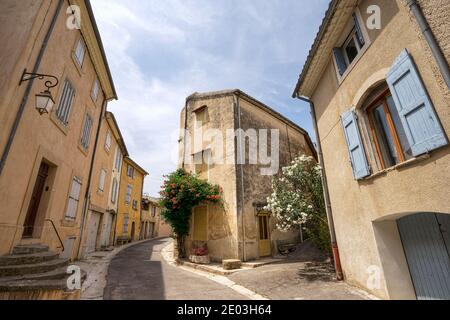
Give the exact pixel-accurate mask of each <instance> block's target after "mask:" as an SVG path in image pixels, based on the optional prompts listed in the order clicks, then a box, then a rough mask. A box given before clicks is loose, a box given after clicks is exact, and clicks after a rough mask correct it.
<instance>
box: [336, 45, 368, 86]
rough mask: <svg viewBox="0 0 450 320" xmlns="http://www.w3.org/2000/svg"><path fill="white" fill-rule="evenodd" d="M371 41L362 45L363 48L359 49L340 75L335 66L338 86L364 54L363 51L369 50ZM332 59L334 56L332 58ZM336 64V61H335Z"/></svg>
mask: <svg viewBox="0 0 450 320" xmlns="http://www.w3.org/2000/svg"><path fill="white" fill-rule="evenodd" d="M371 44H372V43H371V42H369V43H366V45H365V46H364V48H363V49H362V50H361V51H360V53H359V54H358V55H357V56H356V58H355V60H353V62H352V63H351V64H350V65H349V66H348V67H347V69H346V70H345V72H344V74H343V75H342V76H340V75H339V71H337V68H336V75H337V77H338V86H339V87H340V86H341V85H342V83H343V82H344V81H345V79H346V78H347V76H348V75H349V74H350V73H351V72H352V70H353V69H354V68H355V67H356V65H357V64H358V62H359V61H360V60H361V59H362V57H363V56H364V55H365V53H366V52H367V50H369V48H370V46H371ZM333 60H334V58H333ZM335 65H336V62H335Z"/></svg>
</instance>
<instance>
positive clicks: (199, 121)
mask: <svg viewBox="0 0 450 320" xmlns="http://www.w3.org/2000/svg"><path fill="white" fill-rule="evenodd" d="M194 113H195V123H196V127H197V128H201V127H202V126H203V125H205V124H206V123H207V122H208V107H207V106H202V107H201V108H200V109H197V110H195V111H194Z"/></svg>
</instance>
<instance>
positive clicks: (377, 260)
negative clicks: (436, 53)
mask: <svg viewBox="0 0 450 320" xmlns="http://www.w3.org/2000/svg"><path fill="white" fill-rule="evenodd" d="M419 3H420V5H421V6H422V9H423V11H424V13H425V15H426V18H427V19H428V22H429V23H430V26H431V28H432V30H433V32H434V34H435V36H436V38H437V41H438V42H439V44H440V46H441V48H442V51H443V52H444V54H445V56H446V58H447V61H448V60H449V58H450V50H449V44H450V40H449V39H450V33H449V30H450V29H449V27H448V26H449V21H450V20H449V18H450V10H449V8H450V7H449V6H450V3H449V2H448V1H438V0H436V1H419ZM371 4H376V5H378V6H379V7H380V8H381V12H382V29H381V30H365V31H366V32H367V34H368V36H369V39H367V40H368V41H369V44H368V47H367V48H366V50H365V51H364V52H363V54H362V55H361V56H360V57H359V60H357V62H356V64H354V66H353V67H352V69H351V70H350V71H349V72H348V73H347V74H346V75H345V76H344V78H343V79H342V80H338V77H337V72H336V68H335V65H334V60H333V53H332V50H331V49H332V48H333V47H334V46H335V45H336V42H338V38H339V36H340V33H341V32H342V30H343V27H344V25H345V24H346V23H347V22H348V21H349V20H350V19H351V13H352V12H353V11H354V10H355V8H356V7H357V5H358V8H359V11H360V13H361V15H362V19H363V21H365V20H366V19H367V18H368V15H367V14H366V9H367V7H368V6H369V5H371ZM333 5H336V7H337V9H336V10H335V13H334V14H333V15H331V14H329V17H328V18H327V19H326V21H325V22H324V25H325V24H327V25H328V27H326V28H321V29H323V31H322V33H321V34H320V33H319V36H318V40H317V41H316V44H315V49H313V52H312V53H311V57H310V59H309V62H308V63H307V64H309V67H305V69H304V71H303V74H302V77H301V80H300V82H299V85H298V87H297V91H296V93H295V94H297V95H299V96H301V95H304V96H308V97H311V100H312V101H314V104H315V111H316V113H317V123H318V130H319V133H320V135H321V144H322V148H323V154H324V161H325V167H326V169H327V171H326V174H327V177H328V184H329V191H330V196H331V205H332V209H333V215H334V220H335V227H336V233H337V241H338V244H339V249H340V255H341V262H342V267H343V271H344V274H345V279H346V280H347V281H348V282H350V283H352V284H355V285H357V286H360V287H362V288H365V289H366V290H369V291H371V292H372V293H374V294H376V295H378V296H380V297H382V298H391V299H415V298H416V295H415V292H414V287H413V284H412V281H411V277H410V272H409V270H408V264H407V261H406V258H405V253H404V250H403V247H402V243H401V240H400V235H399V231H398V229H397V225H396V221H397V219H399V218H401V217H404V216H409V215H411V214H414V213H421V212H434V213H441V214H449V213H450V205H449V201H448V198H449V190H448V181H449V179H450V170H449V169H450V154H449V148H448V146H447V147H443V148H441V149H438V150H435V151H433V152H431V153H429V154H426V155H424V156H422V157H419V158H417V159H413V160H411V161H409V162H407V163H406V164H403V165H400V166H395V167H392V168H389V169H387V170H383V169H382V168H381V167H380V163H379V160H378V159H377V153H376V150H375V147H374V144H373V136H371V133H370V129H369V126H368V124H367V121H365V117H364V112H363V110H362V109H361V107H362V104H363V102H364V100H365V98H366V97H367V96H368V94H370V92H371V90H372V89H373V88H375V87H376V86H377V85H379V84H380V83H382V82H383V81H385V79H386V76H387V74H388V72H389V70H390V68H391V66H392V65H393V63H394V61H395V59H396V58H397V57H398V56H399V54H400V53H401V52H402V50H404V49H405V48H406V49H407V50H408V52H409V53H410V55H411V56H412V58H413V59H414V62H415V64H416V65H417V68H418V72H419V74H420V76H421V78H422V80H423V83H424V86H425V87H426V90H427V92H428V95H429V96H430V99H431V101H432V103H433V105H434V109H435V111H436V114H437V117H438V119H439V120H440V122H441V124H442V128H443V130H444V131H445V133H446V134H447V136H448V134H449V132H450V96H449V89H448V88H447V86H446V85H445V82H444V81H443V78H442V75H441V73H440V71H439V69H438V67H437V64H436V61H435V60H434V58H433V56H432V54H431V51H430V48H429V46H428V44H427V43H426V41H425V40H424V39H423V37H422V35H421V33H420V29H419V27H418V25H417V23H416V20H415V19H414V17H412V16H411V15H410V13H409V10H408V8H407V7H406V6H405V2H404V1H390V0H363V1H347V0H345V1H333ZM328 22H329V23H328ZM352 107H355V108H356V113H357V115H358V119H359V121H358V122H359V126H360V132H361V135H362V140H363V143H364V148H365V151H366V155H367V158H368V162H369V165H370V167H371V169H372V170H371V173H372V174H371V176H369V177H368V178H365V179H363V180H358V181H356V180H355V179H354V178H353V173H352V167H351V165H350V164H349V151H348V148H347V144H346V141H345V136H344V131H343V128H342V125H341V123H340V122H341V120H340V116H341V114H343V113H344V112H345V111H347V110H349V109H350V108H352ZM373 266H375V267H378V268H380V270H381V278H380V279H381V285H380V286H379V287H376V286H375V287H371V288H369V285H368V283H369V282H368V279H369V276H370V272H371V271H370V270H371V269H370V268H371V267H373ZM372 270H373V269H372Z"/></svg>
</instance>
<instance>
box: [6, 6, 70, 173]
mask: <svg viewBox="0 0 450 320" xmlns="http://www.w3.org/2000/svg"><path fill="white" fill-rule="evenodd" d="M63 4H64V0H59V2H58V6H57V8H56V11H55V14H54V15H53V18H52V21H51V23H50V27H49V28H48V31H47V34H46V35H45V38H44V42H42V45H41V49H40V50H39V54H38V56H37V59H36V62H35V64H34V67H33V71H31V72H32V73H37V72H38V70H39V66H40V65H41V62H42V58H43V57H44V53H45V50H46V49H47V46H48V42H49V40H50V36H51V35H52V33H53V30H54V29H55V25H56V21H57V20H58V16H59V13H60V12H61V8H62V5H63ZM33 82H34V79H32V80H30V81H28V84H27V87H26V89H25V93H24V95H23V98H22V101H21V103H20V106H19V110H17V114H16V118H15V119H14V123H13V127H12V128H11V132H10V133H9V137H8V140H7V142H6V145H5V148H4V149H3V153H2V157H1V159H0V175H1V174H2V172H3V168H4V167H5V164H6V160H7V159H8V155H9V152H10V150H11V146H12V143H13V141H14V137H15V136H16V132H17V129H18V127H19V124H20V120H21V119H22V115H23V112H24V111H25V106H26V104H27V102H28V98H29V97H30V93H31V88H32V86H33Z"/></svg>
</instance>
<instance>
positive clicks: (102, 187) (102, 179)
mask: <svg viewBox="0 0 450 320" xmlns="http://www.w3.org/2000/svg"><path fill="white" fill-rule="evenodd" d="M106 173H107V172H106V170H105V169H102V170H101V171H100V179H99V182H98V191H101V192H103V191H104V190H105V179H106Z"/></svg>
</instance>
